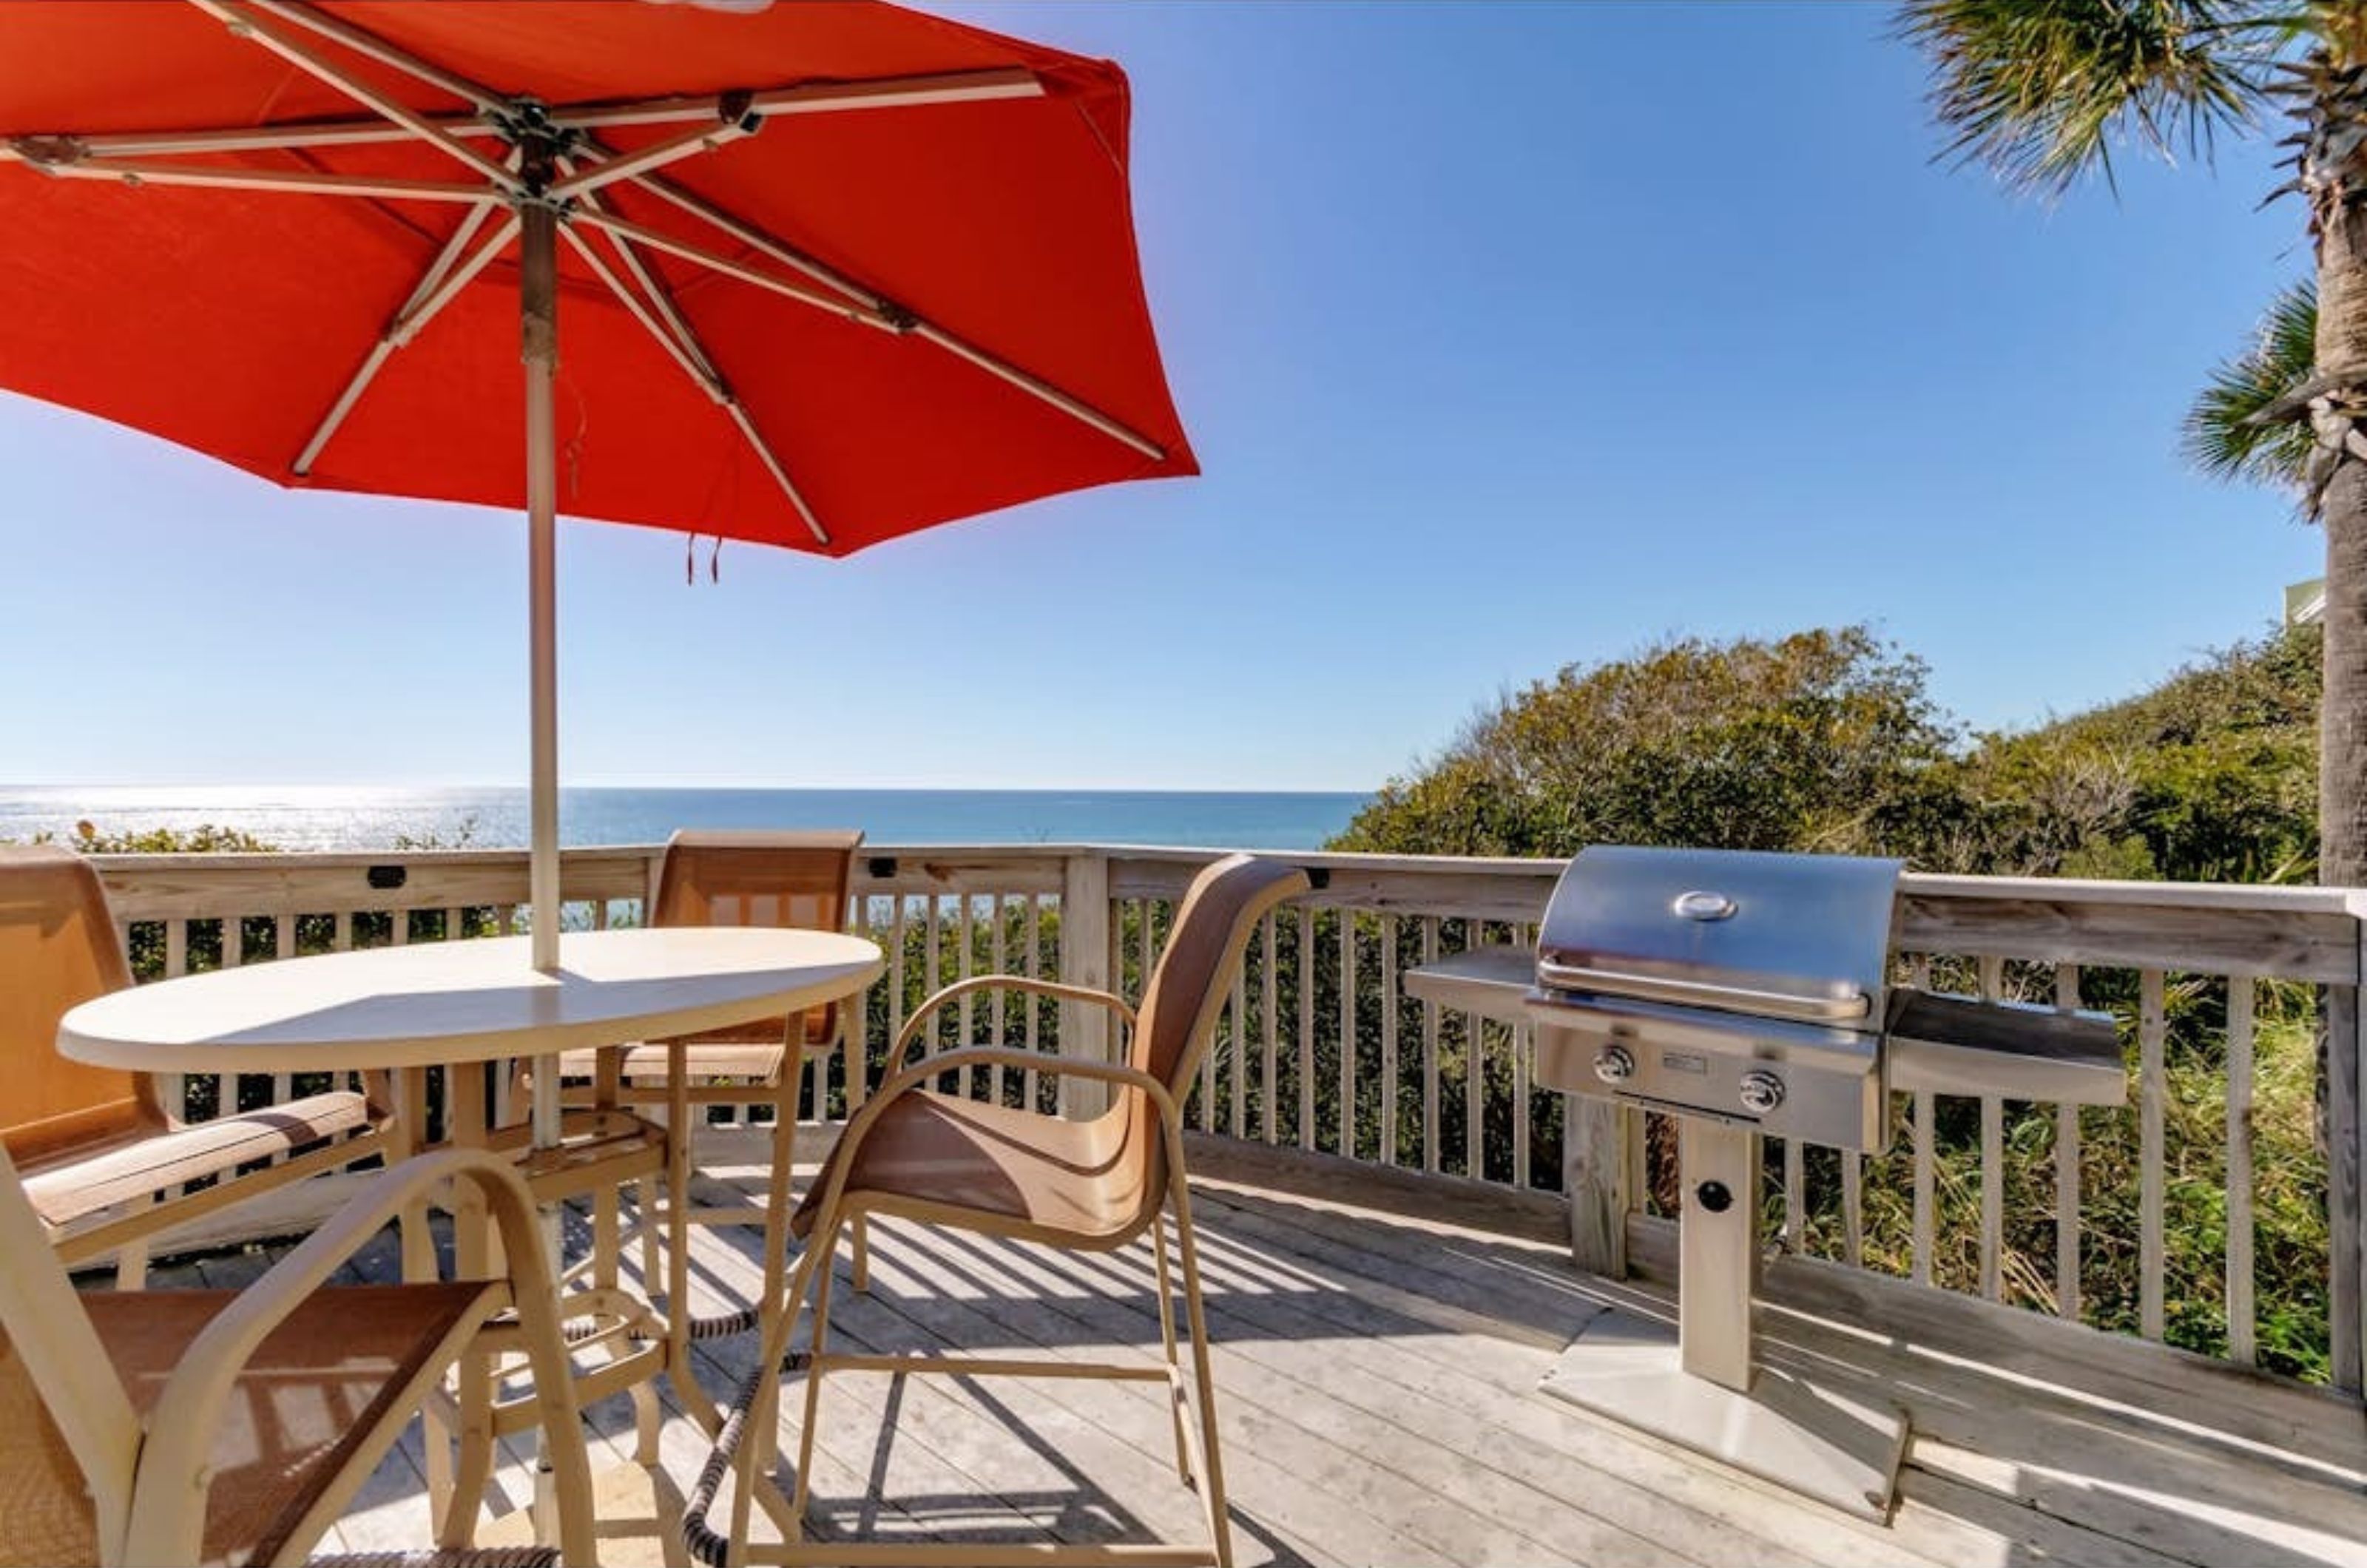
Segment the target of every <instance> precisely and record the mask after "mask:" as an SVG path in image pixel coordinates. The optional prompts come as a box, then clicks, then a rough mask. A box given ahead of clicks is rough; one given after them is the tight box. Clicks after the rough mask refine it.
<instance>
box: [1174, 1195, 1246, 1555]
mask: <svg viewBox="0 0 2367 1568" xmlns="http://www.w3.org/2000/svg"><path fill="white" fill-rule="evenodd" d="M1169 1193H1170V1195H1171V1196H1172V1199H1173V1200H1174V1203H1175V1230H1176V1234H1177V1236H1178V1238H1179V1247H1180V1250H1181V1252H1182V1255H1183V1311H1184V1314H1185V1315H1186V1318H1187V1320H1188V1322H1189V1324H1190V1326H1191V1331H1192V1375H1193V1381H1194V1382H1195V1383H1196V1384H1197V1385H1198V1389H1197V1393H1198V1398H1197V1400H1196V1403H1197V1404H1199V1406H1200V1503H1201V1506H1203V1507H1205V1508H1206V1510H1207V1514H1208V1535H1209V1539H1210V1540H1211V1541H1212V1543H1213V1544H1214V1546H1215V1548H1216V1552H1217V1568H1233V1529H1232V1519H1231V1517H1230V1516H1229V1514H1228V1513H1227V1512H1226V1509H1225V1466H1224V1460H1223V1458H1222V1456H1221V1454H1220V1453H1219V1451H1218V1438H1217V1380H1216V1375H1215V1373H1214V1372H1213V1371H1211V1370H1210V1368H1209V1365H1208V1314H1207V1313H1206V1310H1204V1309H1203V1308H1202V1306H1201V1304H1200V1253H1199V1248H1198V1247H1197V1246H1196V1245H1195V1243H1194V1239H1193V1235H1192V1199H1191V1195H1190V1193H1189V1192H1187V1191H1186V1190H1184V1185H1183V1174H1182V1172H1180V1171H1179V1172H1177V1173H1176V1177H1175V1180H1174V1183H1173V1185H1172V1187H1170V1188H1169Z"/></svg>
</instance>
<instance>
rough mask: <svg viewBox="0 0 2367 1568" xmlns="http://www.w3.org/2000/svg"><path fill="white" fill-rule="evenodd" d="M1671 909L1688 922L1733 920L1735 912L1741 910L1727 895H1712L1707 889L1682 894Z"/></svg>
mask: <svg viewBox="0 0 2367 1568" xmlns="http://www.w3.org/2000/svg"><path fill="white" fill-rule="evenodd" d="M1669 907H1670V908H1672V909H1674V910H1675V911H1676V912H1677V913H1678V914H1679V915H1681V916H1682V917H1683V918H1684V919H1688V920H1727V919H1733V918H1734V911H1735V910H1737V909H1738V908H1741V906H1740V905H1738V904H1737V903H1736V902H1735V901H1734V900H1733V899H1731V898H1729V897H1727V896H1726V895H1725V894H1723V893H1712V892H1710V891H1709V890H1708V889H1706V888H1697V889H1695V890H1694V891H1693V892H1691V893H1680V894H1678V895H1677V900H1676V902H1675V903H1673V904H1671V905H1670V906H1669Z"/></svg>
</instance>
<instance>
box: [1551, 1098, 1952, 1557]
mask: <svg viewBox="0 0 2367 1568" xmlns="http://www.w3.org/2000/svg"><path fill="white" fill-rule="evenodd" d="M1677 1180H1678V1184H1679V1186H1680V1187H1682V1189H1683V1191H1684V1206H1683V1210H1682V1215H1681V1217H1680V1221H1679V1223H1680V1224H1681V1225H1682V1235H1681V1237H1680V1259H1681V1264H1680V1270H1679V1273H1678V1276H1677V1324H1678V1326H1677V1327H1675V1328H1670V1327H1669V1326H1668V1325H1664V1324H1659V1323H1655V1322H1652V1321H1651V1320H1649V1319H1648V1318H1643V1317H1639V1316H1637V1315H1636V1314H1633V1313H1627V1312H1618V1311H1613V1312H1606V1313H1604V1314H1603V1315H1601V1316H1600V1317H1597V1318H1596V1319H1594V1320H1593V1321H1592V1322H1591V1323H1589V1324H1588V1325H1586V1326H1585V1327H1584V1328H1581V1329H1580V1330H1579V1331H1578V1337H1577V1338H1576V1339H1574V1340H1572V1341H1571V1342H1570V1347H1569V1349H1567V1350H1565V1351H1563V1352H1562V1358H1561V1361H1560V1363H1559V1364H1558V1365H1557V1366H1556V1367H1555V1368H1554V1370H1553V1371H1551V1372H1549V1373H1547V1374H1546V1380H1545V1382H1544V1383H1543V1384H1542V1385H1540V1386H1541V1388H1542V1390H1543V1392H1545V1393H1549V1394H1552V1395H1553V1396H1554V1397H1555V1398H1557V1399H1565V1400H1568V1401H1569V1403H1570V1404H1576V1405H1580V1406H1582V1407H1583V1408H1585V1409H1588V1410H1591V1411H1593V1412H1594V1413H1595V1414H1596V1415H1598V1416H1609V1417H1610V1418H1611V1419H1613V1420H1614V1421H1616V1422H1619V1423H1620V1424H1621V1425H1623V1426H1626V1427H1634V1428H1636V1429H1637V1431H1640V1432H1648V1433H1650V1434H1651V1435H1652V1436H1653V1437H1656V1438H1665V1439H1666V1440H1668V1441H1669V1442H1671V1443H1675V1444H1677V1445H1678V1446H1679V1447H1682V1448H1687V1449H1691V1450H1693V1451H1694V1452H1695V1453H1700V1454H1706V1455H1708V1456H1709V1457H1710V1458H1712V1459H1715V1460H1719V1461H1723V1462H1725V1463H1727V1464H1730V1465H1732V1466H1734V1467H1735V1468H1736V1469H1737V1470H1741V1471H1748V1472H1750V1474H1752V1475H1756V1476H1758V1477H1759V1478H1761V1480H1763V1481H1772V1482H1773V1483H1775V1484H1776V1485H1778V1486H1783V1487H1787V1488H1789V1489H1790V1490H1792V1491H1794V1492H1797V1493H1799V1494H1801V1495H1803V1496H1807V1497H1814V1498H1816V1499H1817V1500H1818V1502H1821V1503H1829V1504H1830V1505H1831V1506H1834V1507H1836V1508H1840V1509H1841V1510H1843V1511H1844V1512H1846V1513H1852V1514H1856V1515H1858V1516H1860V1517H1864V1518H1870V1519H1875V1520H1885V1521H1886V1520H1887V1518H1888V1517H1889V1514H1890V1497H1891V1493H1892V1492H1893V1490H1894V1489H1895V1488H1896V1487H1897V1483H1898V1462H1899V1460H1900V1459H1901V1458H1902V1457H1903V1456H1904V1454H1905V1452H1906V1450H1907V1413H1906V1412H1905V1411H1903V1410H1900V1409H1899V1408H1897V1406H1896V1405H1891V1404H1866V1403H1865V1402H1863V1400H1856V1399H1851V1398H1847V1397H1845V1396H1844V1395H1841V1394H1840V1393H1834V1392H1833V1391H1832V1390H1830V1389H1828V1388H1824V1387H1820V1386H1818V1384H1816V1383H1813V1382H1809V1381H1807V1380H1806V1379H1805V1378H1802V1377H1798V1376H1796V1375H1795V1374H1794V1373H1792V1372H1789V1371H1784V1370H1782V1369H1780V1368H1776V1367H1763V1366H1761V1365H1760V1364H1759V1361H1758V1358H1757V1356H1756V1355H1755V1354H1753V1351H1752V1338H1753V1335H1752V1325H1751V1321H1750V1313H1751V1301H1752V1298H1753V1297H1754V1296H1756V1295H1757V1294H1758V1285H1759V1134H1757V1133H1755V1132H1752V1131H1750V1129H1749V1128H1744V1127H1733V1126H1728V1125H1727V1124H1726V1123H1724V1122H1711V1121H1706V1120H1704V1119H1703V1118H1700V1117H1696V1116H1681V1117H1679V1118H1677Z"/></svg>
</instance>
